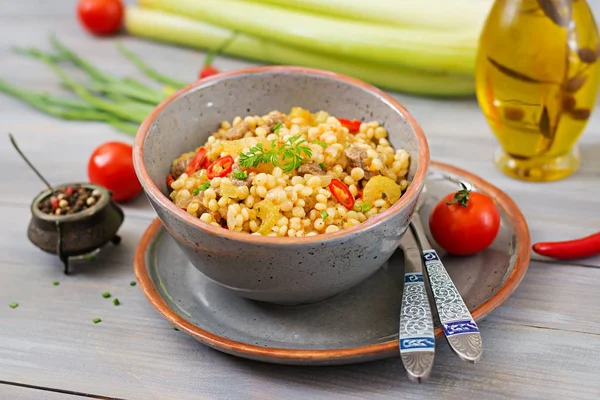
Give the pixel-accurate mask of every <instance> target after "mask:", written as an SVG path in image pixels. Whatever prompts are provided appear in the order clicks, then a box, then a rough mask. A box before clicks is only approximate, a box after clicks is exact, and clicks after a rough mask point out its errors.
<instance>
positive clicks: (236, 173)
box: [233, 169, 248, 181]
mask: <svg viewBox="0 0 600 400" xmlns="http://www.w3.org/2000/svg"><path fill="white" fill-rule="evenodd" d="M233 177H234V178H235V179H239V180H241V181H243V180H244V179H246V178H247V177H248V173H247V172H246V171H242V170H239V169H238V170H235V171H233Z"/></svg>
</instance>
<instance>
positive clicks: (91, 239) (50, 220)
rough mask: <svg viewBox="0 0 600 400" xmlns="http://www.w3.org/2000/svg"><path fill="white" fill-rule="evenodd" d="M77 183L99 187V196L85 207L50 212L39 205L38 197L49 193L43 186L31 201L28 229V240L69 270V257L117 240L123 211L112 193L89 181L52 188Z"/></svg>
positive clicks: (41, 199)
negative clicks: (54, 212)
mask: <svg viewBox="0 0 600 400" xmlns="http://www.w3.org/2000/svg"><path fill="white" fill-rule="evenodd" d="M74 185H80V186H83V187H86V188H89V189H91V190H96V189H97V190H99V191H100V192H101V193H102V195H101V196H100V199H99V200H98V201H97V202H96V204H94V205H93V206H91V207H90V208H87V209H85V210H82V211H80V212H77V213H74V214H68V215H49V214H46V213H44V212H42V211H41V210H40V209H39V204H40V202H41V201H43V200H45V199H46V198H47V197H48V196H51V195H52V191H50V190H49V189H48V190H45V191H43V192H41V193H40V194H38V195H37V196H36V197H35V198H34V199H33V202H32V203H31V220H30V222H29V228H28V230H27V236H28V237H29V240H30V241H31V242H32V243H33V244H34V245H36V246H37V247H39V248H40V249H42V250H44V251H46V252H48V253H51V254H56V255H58V257H59V258H60V260H61V261H62V262H63V264H64V265H65V274H68V273H69V257H73V256H81V255H84V254H89V253H91V252H92V251H94V250H97V249H99V248H101V247H102V246H104V245H106V244H107V243H108V242H112V243H114V244H115V245H117V244H119V242H120V241H121V238H120V237H119V236H117V231H118V229H119V227H120V226H121V224H122V223H123V219H124V214H123V211H122V210H121V208H120V207H119V206H117V205H116V204H115V203H114V202H113V201H112V199H111V198H112V194H111V193H110V192H109V191H108V190H106V188H104V187H102V186H97V185H93V184H91V183H72V184H64V185H60V186H57V187H55V190H58V189H65V188H67V187H69V186H74Z"/></svg>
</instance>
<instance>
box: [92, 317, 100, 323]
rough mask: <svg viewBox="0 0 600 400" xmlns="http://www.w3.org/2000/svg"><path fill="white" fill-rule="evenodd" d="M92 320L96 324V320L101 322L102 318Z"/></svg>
mask: <svg viewBox="0 0 600 400" xmlns="http://www.w3.org/2000/svg"><path fill="white" fill-rule="evenodd" d="M92 322H93V323H95V324H97V323H98V322H102V320H101V319H100V318H94V319H93V320H92Z"/></svg>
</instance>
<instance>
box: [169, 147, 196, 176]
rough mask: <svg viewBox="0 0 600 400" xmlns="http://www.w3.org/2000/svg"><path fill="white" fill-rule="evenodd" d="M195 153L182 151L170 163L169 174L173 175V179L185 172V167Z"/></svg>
mask: <svg viewBox="0 0 600 400" xmlns="http://www.w3.org/2000/svg"><path fill="white" fill-rule="evenodd" d="M195 155H196V153H194V152H190V153H184V154H182V155H181V156H179V158H176V159H175V160H174V161H173V162H172V163H171V175H173V179H177V178H179V176H181V174H183V173H184V172H185V169H186V168H187V166H188V164H189V163H190V162H191V161H192V159H193V158H194V156H195Z"/></svg>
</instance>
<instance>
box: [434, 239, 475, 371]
mask: <svg viewBox="0 0 600 400" xmlns="http://www.w3.org/2000/svg"><path fill="white" fill-rule="evenodd" d="M423 261H424V262H425V268H426V270H427V277H428V278H429V286H430V287H431V291H432V294H433V299H434V302H435V306H436V308H437V312H438V317H439V319H440V323H441V324H442V329H443V330H444V334H445V335H446V338H447V339H448V343H449V344H450V347H451V348H452V350H453V351H454V352H455V353H456V354H457V355H458V356H459V357H460V358H462V359H463V360H466V361H470V362H477V361H478V360H479V359H480V358H481V355H482V353H483V342H482V340H481V334H480V333H479V328H478V327H477V324H476V323H475V320H473V317H472V316H471V313H470V312H469V309H468V308H467V306H466V305H465V302H464V300H463V299H462V297H461V295H460V293H459V292H458V289H456V286H455V285H454V283H453V282H452V279H451V278H450V275H448V272H447V271H446V268H445V267H444V264H442V261H441V260H440V257H439V256H438V254H437V253H436V252H435V250H424V251H423Z"/></svg>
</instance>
